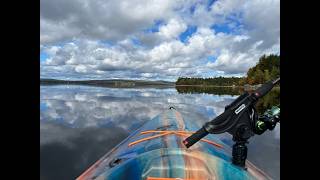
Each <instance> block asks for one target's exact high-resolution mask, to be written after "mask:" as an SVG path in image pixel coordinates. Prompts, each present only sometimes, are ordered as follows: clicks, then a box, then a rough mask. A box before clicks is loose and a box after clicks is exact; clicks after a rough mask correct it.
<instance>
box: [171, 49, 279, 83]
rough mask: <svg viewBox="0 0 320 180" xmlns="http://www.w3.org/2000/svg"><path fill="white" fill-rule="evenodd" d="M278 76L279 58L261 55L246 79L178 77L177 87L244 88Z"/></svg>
mask: <svg viewBox="0 0 320 180" xmlns="http://www.w3.org/2000/svg"><path fill="white" fill-rule="evenodd" d="M279 76H280V56H279V55H274V54H271V55H269V56H265V55H263V56H262V57H260V59H259V62H258V63H257V64H256V65H255V66H254V67H252V68H250V69H249V70H248V72H247V76H246V77H214V78H189V77H179V78H178V80H177V81H176V85H177V86H244V85H258V84H263V83H265V82H267V81H269V80H272V79H275V78H277V77H279Z"/></svg>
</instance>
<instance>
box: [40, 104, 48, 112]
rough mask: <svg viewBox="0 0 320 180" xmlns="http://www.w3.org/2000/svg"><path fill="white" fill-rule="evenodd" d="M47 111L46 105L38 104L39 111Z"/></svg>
mask: <svg viewBox="0 0 320 180" xmlns="http://www.w3.org/2000/svg"><path fill="white" fill-rule="evenodd" d="M47 109H48V106H47V104H46V103H40V111H45V110H47Z"/></svg>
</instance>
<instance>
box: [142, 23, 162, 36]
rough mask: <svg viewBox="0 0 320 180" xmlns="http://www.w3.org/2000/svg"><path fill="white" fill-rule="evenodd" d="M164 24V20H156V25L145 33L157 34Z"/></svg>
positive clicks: (145, 30)
mask: <svg viewBox="0 0 320 180" xmlns="http://www.w3.org/2000/svg"><path fill="white" fill-rule="evenodd" d="M163 24H164V21H163V20H155V21H154V24H153V25H152V26H151V27H150V28H147V29H144V30H143V32H145V33H155V32H159V28H160V26H162V25H163Z"/></svg>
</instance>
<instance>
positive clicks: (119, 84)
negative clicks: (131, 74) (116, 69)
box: [40, 79, 280, 90]
mask: <svg viewBox="0 0 320 180" xmlns="http://www.w3.org/2000/svg"><path fill="white" fill-rule="evenodd" d="M40 85H43V86H54V85H84V86H97V87H111V88H145V87H149V88H153V87H156V88H173V87H199V88H210V87H217V88H219V87H221V88H245V89H251V90H252V89H256V88H257V87H258V86H257V85H246V86H239V85H231V86H219V85H197V84H195V85H190V84H178V85H177V84H175V82H169V81H147V80H124V79H112V80H72V81H70V80H57V79H40ZM275 88H277V89H278V88H280V86H276V87H275Z"/></svg>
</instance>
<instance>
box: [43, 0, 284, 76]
mask: <svg viewBox="0 0 320 180" xmlns="http://www.w3.org/2000/svg"><path fill="white" fill-rule="evenodd" d="M192 5H194V7H195V10H194V12H193V13H191V12H190V8H191V6H192ZM59 7H60V8H59ZM279 19H280V15H279V1H273V0H269V1H267V0H263V1H239V2H237V1H229V0H228V1H216V2H214V3H213V4H212V6H211V7H210V8H208V7H207V4H206V3H199V2H198V1H193V0H190V1H179V0H175V1H169V0H165V1H161V3H160V2H159V1H107V2H106V1H100V0H93V1H82V0H71V1H68V2H66V1H62V0H56V1H46V0H44V1H42V2H41V17H40V23H41V34H40V39H41V41H40V42H41V45H40V49H41V50H42V51H44V52H46V53H47V54H48V56H49V58H48V59H47V60H46V61H45V62H44V63H41V76H42V77H56V78H58V77H59V78H67V77H68V78H71V79H72V78H80V79H81V78H83V79H88V78H98V79H101V78H131V79H167V80H175V79H176V78H177V77H178V76H197V77H199V76H205V75H206V74H211V75H214V74H216V75H217V74H223V75H226V76H229V75H239V74H240V75H241V74H242V75H243V74H244V73H245V72H246V71H247V70H248V69H249V68H250V67H251V66H253V65H254V64H255V63H256V62H257V61H258V59H259V57H260V56H262V55H263V54H271V53H277V54H278V53H279V50H280V24H279ZM155 20H163V23H162V24H161V25H160V27H159V30H158V31H157V32H154V33H145V32H144V31H143V30H144V29H146V28H150V27H151V26H153V25H154V22H155ZM219 24H227V27H229V28H230V27H231V28H233V29H231V32H228V31H226V32H218V31H217V30H214V29H212V28H211V27H212V26H213V25H219ZM188 25H197V31H196V32H195V33H194V34H192V36H191V37H189V38H188V40H187V41H186V42H185V43H183V42H181V41H180V40H179V35H180V34H181V33H182V32H184V31H185V30H186V29H187V27H188ZM220 31H221V30H220ZM105 42H106V43H105ZM109 42H111V43H110V44H109ZM137 43H141V44H139V45H138V44H137ZM208 56H213V57H215V60H213V61H208V60H207V57H208Z"/></svg>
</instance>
